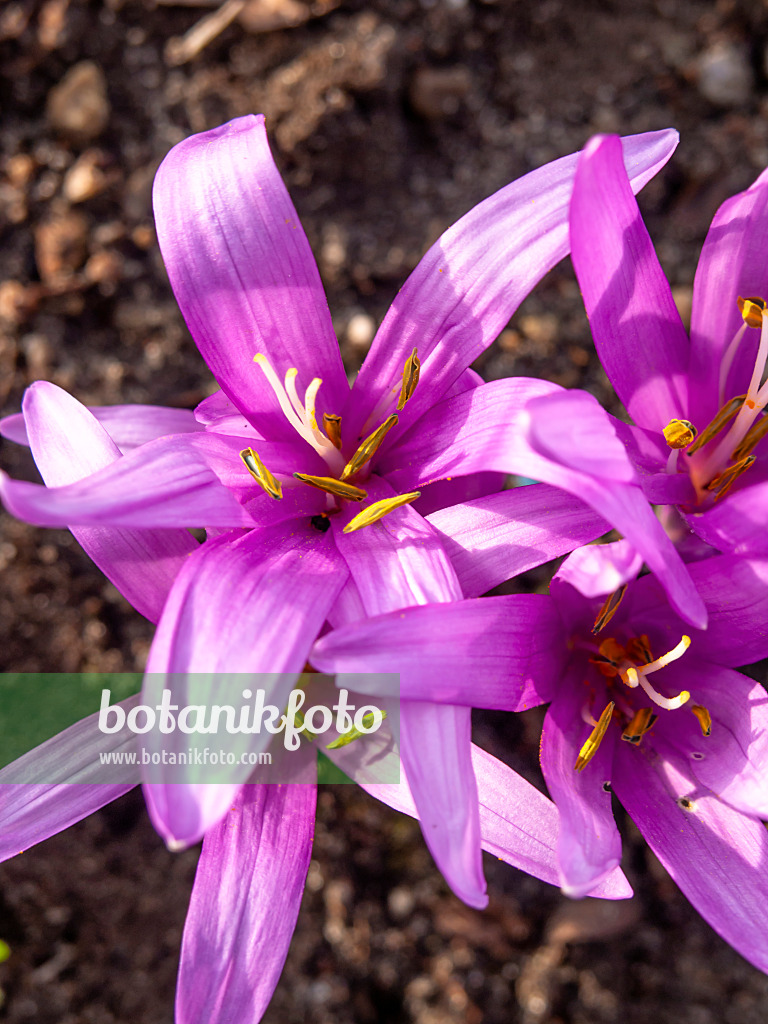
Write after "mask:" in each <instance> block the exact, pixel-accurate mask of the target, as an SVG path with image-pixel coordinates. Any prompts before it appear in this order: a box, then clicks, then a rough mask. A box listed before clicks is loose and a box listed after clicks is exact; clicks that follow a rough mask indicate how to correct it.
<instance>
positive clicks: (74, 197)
mask: <svg viewBox="0 0 768 1024" xmlns="http://www.w3.org/2000/svg"><path fill="white" fill-rule="evenodd" d="M103 161H104V154H103V153H102V152H101V150H99V149H87V150H86V151H85V152H84V153H83V154H82V156H80V157H78V159H77V160H76V161H75V163H74V164H73V165H72V166H71V167H70V169H69V170H68V171H67V173H66V175H65V176H64V184H63V185H62V191H63V193H64V196H65V198H66V199H68V200H69V201H70V203H84V202H85V201H86V199H91V198H93V196H97V195H99V193H100V192H103V191H104V189H105V188H106V187H107V185H108V184H109V182H108V181H107V176H106V175H105V174H104V171H102V169H101V164H102V163H103Z"/></svg>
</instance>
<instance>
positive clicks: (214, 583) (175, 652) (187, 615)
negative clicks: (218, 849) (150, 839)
mask: <svg viewBox="0 0 768 1024" xmlns="http://www.w3.org/2000/svg"><path fill="white" fill-rule="evenodd" d="M346 578H347V569H346V566H345V565H344V563H343V562H342V560H341V559H340V558H339V556H338V553H337V552H336V549H335V546H334V544H333V540H332V538H331V536H330V535H322V534H320V533H318V532H317V531H316V530H314V529H313V528H312V527H311V526H309V524H307V525H306V526H305V525H304V524H298V523H292V524H281V525H278V526H274V527H270V528H269V529H266V530H252V531H251V532H250V533H248V534H246V535H245V536H243V537H240V538H237V539H234V540H233V539H231V538H230V537H222V538H219V539H218V540H214V541H207V542H206V543H205V544H203V545H202V546H201V547H200V548H199V549H198V551H197V552H196V553H195V554H194V555H192V556H191V557H190V558H189V559H188V560H187V562H186V564H185V566H184V568H183V570H182V571H181V573H180V574H179V577H178V579H177V581H176V583H175V585H174V587H173V590H172V591H171V594H170V596H169V598H168V601H167V603H166V606H165V609H164V611H163V616H162V618H161V620H160V623H159V625H158V628H157V632H156V634H155V639H154V641H153V644H152V649H151V651H150V655H149V659H148V661H147V675H146V678H145V687H144V692H143V702H144V703H145V704H150V705H156V704H158V703H159V702H160V699H161V697H162V691H163V690H164V689H168V690H170V691H171V695H172V701H173V703H174V704H178V705H179V707H182V706H186V705H190V704H206V703H226V704H233V705H234V704H235V703H236V704H238V705H239V704H241V703H242V690H243V688H244V686H245V685H251V684H254V685H255V686H263V687H264V688H269V689H270V691H271V692H270V696H269V699H268V701H267V702H268V703H273V704H275V705H277V706H280V705H281V703H282V704H284V703H285V699H286V697H287V694H288V692H289V691H290V689H291V687H292V686H293V683H294V678H293V675H292V674H294V673H295V674H298V673H300V672H301V670H302V669H303V667H304V664H305V662H306V659H307V654H308V652H309V649H310V647H311V646H312V643H313V641H314V640H315V638H316V636H317V634H318V633H319V631H320V628H321V627H322V625H323V622H324V621H325V618H326V615H327V612H328V609H329V607H330V606H331V605H332V604H333V602H334V599H335V597H336V594H337V593H338V592H339V590H340V589H341V587H342V586H343V585H344V582H345V580H346ZM238 673H247V674H248V678H247V679H246V680H243V678H242V676H238ZM259 673H263V674H264V676H265V677H264V678H262V679H260V678H259V676H258V675H257V674H259ZM195 739H199V740H200V743H201V744H202V745H206V746H207V745H209V739H210V738H207V737H206V736H205V735H201V736H196V737H195ZM269 739H270V736H269V735H268V734H267V733H266V732H265V733H262V734H259V735H254V736H249V735H246V734H238V735H236V736H227V737H226V741H227V744H228V746H227V749H228V750H230V749H231V750H232V751H233V752H235V753H242V751H243V750H244V749H247V750H249V751H251V752H256V753H258V752H260V751H262V750H264V749H266V744H267V742H268V740H269ZM174 743H178V744H182V743H183V744H184V745H183V747H180V748H179V749H184V750H186V749H188V737H185V736H184V735H182V734H181V733H179V732H174V733H172V734H170V736H162V735H160V734H159V733H157V732H156V731H153V732H152V733H149V734H147V735H146V737H145V738H144V745H145V747H146V748H147V749H148V750H149V751H150V752H152V751H160V750H162V749H168V750H170V749H173V746H172V744H174ZM222 743H223V740H222ZM251 771H252V768H251V767H249V766H248V765H247V764H239V763H238V764H235V765H227V766H223V767H222V769H221V771H220V772H219V773H218V774H217V775H216V777H215V782H216V783H218V784H217V785H208V784H207V783H208V782H209V781H210V780H211V779H212V769H211V767H210V765H202V766H200V767H197V766H185V767H183V768H182V767H180V766H172V765H169V766H165V765H160V766H151V767H150V768H149V769H147V773H146V774H145V780H146V781H147V782H150V783H153V784H152V785H148V786H147V787H146V795H147V804H148V807H149V810H150V814H151V816H152V819H153V821H154V823H155V827H156V828H157V829H158V831H159V832H160V834H161V835H162V836H163V838H165V839H166V841H168V842H170V843H171V844H172V845H174V846H180V845H189V844H190V843H194V842H196V841H197V840H198V839H199V838H200V837H201V836H202V835H203V833H204V832H205V831H206V829H207V828H210V827H211V826H212V825H214V824H215V823H216V822H217V821H218V820H220V818H221V816H222V815H223V814H224V813H225V811H226V809H227V806H228V805H229V803H230V802H231V799H232V797H233V795H234V793H235V792H236V791H237V788H238V786H240V785H242V783H243V782H245V781H246V779H247V778H248V776H249V774H250V772H251Z"/></svg>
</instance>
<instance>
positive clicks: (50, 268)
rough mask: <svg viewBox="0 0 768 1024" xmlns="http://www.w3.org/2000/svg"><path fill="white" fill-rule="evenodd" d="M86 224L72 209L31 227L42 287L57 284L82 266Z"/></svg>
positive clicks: (86, 233)
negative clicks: (33, 229)
mask: <svg viewBox="0 0 768 1024" xmlns="http://www.w3.org/2000/svg"><path fill="white" fill-rule="evenodd" d="M87 236H88V221H87V220H86V219H85V217H84V216H83V215H82V214H81V213H78V212H77V211H75V210H69V211H67V212H66V213H62V214H59V215H58V216H52V217H51V218H50V219H48V220H44V221H41V222H40V223H39V224H38V225H37V227H36V228H35V260H36V262H37V269H38V270H39V271H40V278H41V280H42V281H43V283H44V284H58V283H60V282H61V280H62V278H67V277H70V276H71V275H72V274H73V273H74V272H75V271H76V270H79V269H80V267H81V266H82V265H83V262H84V261H85V256H86V251H87V247H86V239H87Z"/></svg>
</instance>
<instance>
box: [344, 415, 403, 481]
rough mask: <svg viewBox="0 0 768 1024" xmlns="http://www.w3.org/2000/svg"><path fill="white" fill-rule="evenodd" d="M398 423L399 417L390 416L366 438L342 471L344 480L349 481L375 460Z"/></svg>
mask: <svg viewBox="0 0 768 1024" xmlns="http://www.w3.org/2000/svg"><path fill="white" fill-rule="evenodd" d="M397 421H398V417H397V416H395V415H394V414H393V415H392V416H388V417H387V419H385V420H384V422H383V423H382V424H381V426H380V427H378V428H377V429H376V430H374V432H373V433H372V434H371V435H370V436H369V437H366V439H365V440H364V441H363V443H362V444H361V445H360V447H359V448H358V449H357V451H356V452H355V454H354V455H353V456H352V458H351V459H350V460H349V462H348V463H347V464H346V466H345V467H344V469H343V470H342V473H341V479H342V480H347V479H348V478H349V477H351V476H354V475H355V473H356V472H357V471H358V469H360V468H361V467H362V466H364V465H365V464H366V462H368V461H369V460H370V459H372V458H373V456H374V455H375V454H376V452H377V451H378V450H379V448H380V447H381V443H382V441H383V440H384V438H385V437H386V436H387V434H388V433H389V431H390V430H391V429H392V427H394V425H395V424H396V423H397Z"/></svg>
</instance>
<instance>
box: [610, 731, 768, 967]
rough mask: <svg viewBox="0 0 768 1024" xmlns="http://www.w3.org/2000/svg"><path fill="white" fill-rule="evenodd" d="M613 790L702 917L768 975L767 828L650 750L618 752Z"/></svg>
mask: <svg viewBox="0 0 768 1024" xmlns="http://www.w3.org/2000/svg"><path fill="white" fill-rule="evenodd" d="M619 747H620V748H622V747H626V748H628V747H629V744H619ZM614 789H615V791H616V795H617V796H618V798H619V800H621V802H622V804H623V805H624V807H625V808H626V810H627V812H628V813H629V814H630V815H631V816H632V819H633V820H634V822H635V824H636V825H637V827H638V828H639V829H640V831H641V832H642V833H643V836H644V837H645V840H646V842H647V843H648V845H649V846H650V847H651V849H652V850H653V852H654V853H655V854H656V856H657V857H658V858H659V860H660V861H661V863H662V864H663V865H664V867H665V868H666V869H667V871H668V872H669V873H670V875H671V876H672V878H673V879H674V880H675V882H677V884H678V885H679V886H680V888H681V889H682V891H683V893H684V894H685V895H686V896H687V897H688V899H689V900H690V901H691V903H692V904H693V905H694V907H695V908H696V909H697V910H698V911H699V913H700V914H701V916H702V917H703V918H704V919H705V920H706V921H708V922H709V924H710V925H711V926H712V927H713V928H714V929H715V931H716V932H717V933H718V934H719V935H721V936H722V937H723V938H724V939H725V941H726V942H728V943H730V945H732V946H733V948H734V949H735V950H736V951H737V952H739V953H741V955H742V956H743V957H745V959H747V960H748V961H749V962H750V963H752V964H754V965H755V967H757V968H758V969H759V970H761V971H768V909H766V908H768V871H767V870H766V869H767V868H768V832H766V829H765V826H764V825H763V824H762V823H761V822H760V821H758V820H757V819H756V818H750V817H747V816H746V815H744V814H740V813H739V812H738V811H735V810H733V808H731V807H729V806H728V805H727V804H725V803H723V802H722V801H720V800H718V799H717V797H716V796H714V795H712V794H711V793H708V792H707V791H706V790H702V787H701V784H700V783H699V782H697V781H696V780H695V779H693V778H692V776H691V774H690V772H689V770H688V768H687V766H686V765H685V764H684V762H683V761H682V760H681V759H680V758H679V757H677V756H676V755H675V754H674V753H673V752H672V751H671V750H667V749H664V750H662V749H661V747H659V751H658V753H657V752H656V751H653V750H651V748H650V745H649V746H648V747H645V748H644V747H642V746H641V747H639V748H637V749H634V748H633V749H619V750H618V751H617V757H616V760H615V763H614ZM681 800H686V801H688V802H689V804H690V806H688V809H685V808H684V807H682V806H681V805H680V801H681Z"/></svg>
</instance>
